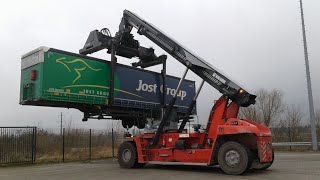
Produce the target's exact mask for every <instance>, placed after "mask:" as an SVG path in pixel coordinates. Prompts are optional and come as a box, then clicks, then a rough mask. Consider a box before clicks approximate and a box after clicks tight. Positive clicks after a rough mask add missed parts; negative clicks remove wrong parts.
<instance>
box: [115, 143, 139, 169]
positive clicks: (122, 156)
mask: <svg viewBox="0 0 320 180" xmlns="http://www.w3.org/2000/svg"><path fill="white" fill-rule="evenodd" d="M137 161H138V157H137V150H136V147H135V146H134V144H133V143H131V142H123V143H122V144H121V145H120V147H119V149H118V163H119V165H120V166H121V167H123V168H134V167H135V166H136V164H137Z"/></svg>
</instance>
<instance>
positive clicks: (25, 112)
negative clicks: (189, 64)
mask: <svg viewBox="0 0 320 180" xmlns="http://www.w3.org/2000/svg"><path fill="white" fill-rule="evenodd" d="M304 6H305V19H306V28H307V39H308V45H309V55H310V56H309V58H310V66H311V76H312V87H313V95H314V102H315V106H316V108H318V109H319V108H320V84H319V82H320V71H319V69H320V61H319V59H320V51H319V47H320V35H319V34H318V33H319V32H320V12H319V9H320V1H318V0H304ZM124 9H128V10H131V11H133V12H135V13H136V14H138V15H139V16H140V17H142V18H144V19H146V20H147V21H149V22H151V23H152V24H154V25H155V26H157V27H158V28H160V29H161V30H162V31H164V32H165V33H167V34H168V35H170V36H171V37H173V38H175V39H176V40H177V41H178V42H180V43H181V44H183V45H184V46H185V47H187V48H188V49H190V50H191V51H193V52H195V53H196V54H197V55H199V56H200V57H202V58H203V59H205V60H206V61H208V62H210V63H211V64H213V65H214V66H216V67H218V68H219V69H220V70H221V71H223V72H224V73H226V74H227V75H229V77H231V78H233V79H234V80H236V81H237V82H239V83H240V84H242V85H244V86H245V87H247V88H248V89H250V90H254V89H258V88H266V89H273V88H276V89H280V90H282V91H283V92H284V94H285V100H286V102H287V103H289V104H296V105H298V106H301V107H302V108H303V109H304V110H305V114H306V115H307V114H308V112H307V108H306V107H307V89H306V80H305V67H304V56H303V44H302V36H301V21H300V14H299V12H300V10H299V3H298V0H241V1H240V0H223V1H222V0H211V1H198V0H194V1H187V0H181V1H172V0H168V1H166V0H161V1H152V2H151V1H148V0H146V1H132V0H131V1H130V0H128V1H122V0H116V1H105V0H104V1H94V0H92V1H80V0H74V1H71V0H70V1H59V0H54V1H44V0H41V1H40V0H38V1H36V0H33V1H32V0H29V1H22V0H21V1H16V0H10V1H4V2H2V3H1V6H0V27H1V28H0V39H1V42H0V45H1V50H0V52H1V66H0V82H2V85H1V93H0V98H1V101H0V108H1V115H2V116H1V120H0V126H9V125H10V126H14V125H17V126H23V125H40V126H42V127H50V128H57V127H58V123H57V121H58V120H59V118H58V115H59V113H60V112H61V111H62V112H63V113H64V116H65V119H66V121H70V120H71V119H72V122H73V124H74V125H75V126H77V127H84V128H102V127H104V126H107V122H106V121H97V120H91V121H89V122H86V123H82V122H81V117H82V114H81V113H80V111H77V110H67V109H61V108H47V107H30V106H29V107H28V106H21V105H19V104H18V99H19V83H20V57H21V55H22V54H24V53H26V52H29V51H31V50H33V49H35V48H37V47H39V46H47V47H54V48H57V49H62V50H66V51H71V52H78V50H79V49H80V48H82V46H83V44H84V42H85V41H86V38H87V36H88V34H89V32H90V31H92V30H94V29H101V28H103V27H108V28H109V29H110V30H111V33H112V34H114V33H115V32H116V31H117V28H118V25H119V23H120V18H121V17H122V12H123V10H124ZM136 38H137V39H139V40H141V45H144V46H153V47H154V48H155V49H156V53H157V54H161V53H163V51H161V50H160V49H159V48H158V47H156V46H155V45H154V44H152V43H151V42H150V41H148V40H147V39H146V38H144V37H139V36H138V35H136ZM93 56H95V57H99V58H104V59H110V56H109V55H106V54H105V52H100V53H96V54H94V55H93ZM120 62H121V63H125V64H129V63H130V61H129V60H125V59H122V60H120ZM152 70H156V71H159V67H154V68H152ZM183 70H184V67H183V66H182V65H180V64H179V63H178V62H177V61H176V60H174V59H173V58H172V57H170V58H169V63H168V73H169V74H171V75H177V76H180V75H181V74H182V72H183ZM188 78H191V79H195V80H198V81H199V78H196V77H195V75H192V74H191V75H189V76H188ZM198 83H199V82H198ZM219 96H220V94H219V93H218V92H217V91H216V90H215V89H213V88H211V87H209V86H208V85H206V86H205V87H204V90H203V91H202V93H201V95H200V97H199V102H198V113H199V118H200V119H201V122H205V121H206V120H207V118H208V114H209V110H210V109H211V106H212V103H213V101H214V100H215V99H217V98H218V97H219Z"/></svg>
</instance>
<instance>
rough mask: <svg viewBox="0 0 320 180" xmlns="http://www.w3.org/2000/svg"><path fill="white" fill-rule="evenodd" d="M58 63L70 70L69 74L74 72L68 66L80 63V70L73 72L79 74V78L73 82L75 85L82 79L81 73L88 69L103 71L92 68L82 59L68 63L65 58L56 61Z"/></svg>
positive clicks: (75, 69)
mask: <svg viewBox="0 0 320 180" xmlns="http://www.w3.org/2000/svg"><path fill="white" fill-rule="evenodd" d="M56 62H57V63H60V64H62V65H64V66H65V67H66V68H67V69H68V71H69V72H72V70H71V69H70V68H69V66H68V65H70V64H74V63H78V64H79V67H78V68H73V70H74V71H75V72H76V73H77V74H78V76H77V77H76V78H75V79H74V80H73V82H72V84H74V83H75V82H76V81H77V80H78V79H80V78H81V71H84V70H85V69H87V68H89V69H91V70H93V71H100V70H101V69H95V68H92V67H91V66H90V65H89V64H87V63H86V62H85V61H84V60H82V59H74V60H71V61H66V58H65V57H63V58H59V59H56Z"/></svg>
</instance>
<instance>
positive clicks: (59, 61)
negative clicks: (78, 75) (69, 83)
mask: <svg viewBox="0 0 320 180" xmlns="http://www.w3.org/2000/svg"><path fill="white" fill-rule="evenodd" d="M65 59H66V58H65V57H63V58H59V59H56V62H57V63H60V64H62V65H64V66H65V67H66V68H67V69H68V71H69V72H71V70H70V68H69V67H68V66H67V65H66V64H65V63H63V62H61V61H62V60H65Z"/></svg>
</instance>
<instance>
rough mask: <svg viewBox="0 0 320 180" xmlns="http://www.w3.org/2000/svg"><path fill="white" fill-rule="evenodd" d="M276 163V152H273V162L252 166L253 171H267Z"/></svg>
mask: <svg viewBox="0 0 320 180" xmlns="http://www.w3.org/2000/svg"><path fill="white" fill-rule="evenodd" d="M273 161H274V151H273V150H272V161H271V162H269V163H263V164H262V163H260V162H256V163H254V164H253V165H252V169H255V170H265V169H268V168H269V167H270V166H271V165H272V163H273Z"/></svg>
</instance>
